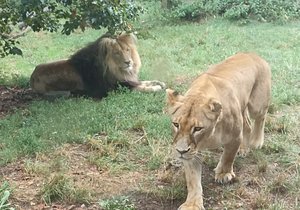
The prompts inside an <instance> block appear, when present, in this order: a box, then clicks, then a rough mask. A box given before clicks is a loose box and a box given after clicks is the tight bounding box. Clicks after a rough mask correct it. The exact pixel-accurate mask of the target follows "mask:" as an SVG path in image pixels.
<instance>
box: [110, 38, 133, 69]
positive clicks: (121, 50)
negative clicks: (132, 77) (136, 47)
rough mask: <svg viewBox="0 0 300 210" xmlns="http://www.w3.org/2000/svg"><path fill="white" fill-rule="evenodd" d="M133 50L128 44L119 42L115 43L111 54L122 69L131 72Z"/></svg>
mask: <svg viewBox="0 0 300 210" xmlns="http://www.w3.org/2000/svg"><path fill="white" fill-rule="evenodd" d="M131 50H132V49H131V48H130V46H129V45H127V44H124V43H118V42H114V43H113V45H112V49H111V52H110V54H111V57H112V59H113V60H114V62H115V64H116V65H117V66H118V67H119V69H120V71H124V72H130V71H132V70H133V60H132V56H131Z"/></svg>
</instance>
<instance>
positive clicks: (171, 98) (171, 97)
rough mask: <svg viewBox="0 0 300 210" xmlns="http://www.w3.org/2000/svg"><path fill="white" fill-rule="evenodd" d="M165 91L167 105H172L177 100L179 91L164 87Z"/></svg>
mask: <svg viewBox="0 0 300 210" xmlns="http://www.w3.org/2000/svg"><path fill="white" fill-rule="evenodd" d="M166 93H167V104H168V105H169V106H173V105H174V104H175V103H176V102H178V101H179V97H180V95H179V93H178V92H177V91H175V90H172V89H169V88H168V89H166Z"/></svg>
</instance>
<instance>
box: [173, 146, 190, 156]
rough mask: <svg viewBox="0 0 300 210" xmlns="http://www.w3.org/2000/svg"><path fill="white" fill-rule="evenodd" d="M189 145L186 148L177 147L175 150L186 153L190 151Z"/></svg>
mask: <svg viewBox="0 0 300 210" xmlns="http://www.w3.org/2000/svg"><path fill="white" fill-rule="evenodd" d="M190 149H191V148H190V147H188V148H186V149H177V148H176V150H177V152H179V154H181V155H183V154H184V153H187V152H188V151H190Z"/></svg>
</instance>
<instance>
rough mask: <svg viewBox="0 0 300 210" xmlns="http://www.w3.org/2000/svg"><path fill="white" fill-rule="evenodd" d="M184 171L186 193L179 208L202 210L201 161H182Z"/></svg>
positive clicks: (181, 209)
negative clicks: (184, 199)
mask: <svg viewBox="0 0 300 210" xmlns="http://www.w3.org/2000/svg"><path fill="white" fill-rule="evenodd" d="M183 164H184V172H185V179H186V184H187V190H188V195H187V198H186V201H185V202H184V203H183V204H182V205H181V206H180V207H179V210H203V209H204V206H203V196H202V184H201V170H202V168H201V163H200V162H198V161H197V160H190V161H184V163H183Z"/></svg>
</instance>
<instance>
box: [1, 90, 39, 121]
mask: <svg viewBox="0 0 300 210" xmlns="http://www.w3.org/2000/svg"><path fill="white" fill-rule="evenodd" d="M38 97H39V96H38V95H37V94H36V93H33V92H32V90H31V89H28V88H19V87H6V86H3V85H0V118H3V117H4V116H5V115H7V114H9V113H12V112H14V111H15V110H16V109H20V108H24V107H26V105H27V104H28V103H29V102H30V101H32V100H34V99H37V98H38Z"/></svg>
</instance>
